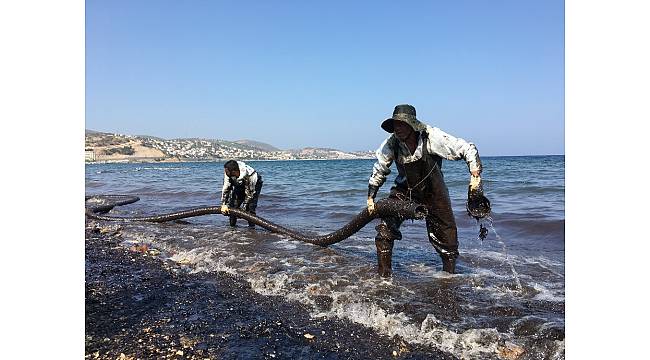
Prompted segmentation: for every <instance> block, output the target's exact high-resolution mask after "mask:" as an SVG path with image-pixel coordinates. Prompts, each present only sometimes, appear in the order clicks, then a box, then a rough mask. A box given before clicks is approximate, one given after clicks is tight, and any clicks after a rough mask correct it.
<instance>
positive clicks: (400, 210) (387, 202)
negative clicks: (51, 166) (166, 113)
mask: <svg viewBox="0 0 650 360" xmlns="http://www.w3.org/2000/svg"><path fill="white" fill-rule="evenodd" d="M94 197H97V198H104V199H106V200H109V201H110V203H108V204H101V205H92V204H91V205H90V206H88V204H87V206H86V216H87V217H89V218H91V219H97V220H108V221H123V222H131V221H147V222H167V221H174V220H179V219H184V218H189V217H194V216H201V215H208V214H221V207H219V206H208V207H201V208H195V209H188V210H183V211H179V212H174V213H169V214H162V215H152V216H139V217H118V216H106V215H98V213H106V212H108V211H110V210H111V209H112V208H113V207H115V206H119V205H126V204H131V203H134V202H136V201H138V200H140V198H138V197H137V196H130V195H95V196H86V201H87V200H89V199H91V198H94ZM228 213H229V215H234V216H236V217H238V218H240V219H244V220H247V221H249V222H251V223H253V224H256V225H259V226H261V227H263V228H265V229H267V230H269V231H271V232H274V233H277V234H282V235H286V236H289V237H291V238H294V239H296V240H300V241H304V242H307V243H310V244H314V245H319V246H328V245H332V244H336V243H338V242H340V241H343V240H345V239H347V238H348V237H350V236H351V235H353V234H355V233H356V232H357V231H359V230H361V228H363V227H364V226H366V224H368V223H369V222H370V221H372V220H374V219H376V218H382V217H386V216H397V217H400V218H402V219H424V217H425V216H426V215H427V209H426V207H425V206H423V205H420V204H416V203H413V202H408V201H403V200H397V199H383V200H380V201H377V202H376V203H375V210H374V211H373V212H372V214H370V213H369V212H368V209H363V210H362V211H361V212H359V214H357V215H356V216H355V217H354V218H353V219H352V220H351V221H350V222H348V223H347V224H345V225H344V226H343V227H342V228H340V229H338V230H336V231H334V232H331V233H329V234H327V235H322V236H308V235H304V234H301V233H299V232H297V231H295V230H292V229H289V228H286V227H283V226H280V225H278V224H275V223H272V222H270V221H268V220H266V219H264V218H261V217H259V216H256V215H253V214H251V213H248V212H246V211H243V210H240V209H234V208H231V209H230V210H229V212H228Z"/></svg>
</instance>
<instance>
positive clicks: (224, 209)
mask: <svg viewBox="0 0 650 360" xmlns="http://www.w3.org/2000/svg"><path fill="white" fill-rule="evenodd" d="M229 211H230V210H229V209H228V205H221V214H222V215H228V212H229Z"/></svg>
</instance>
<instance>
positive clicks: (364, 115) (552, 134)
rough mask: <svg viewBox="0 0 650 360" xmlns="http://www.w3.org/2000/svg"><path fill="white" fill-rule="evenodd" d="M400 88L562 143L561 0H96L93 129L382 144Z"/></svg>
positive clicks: (526, 147) (89, 71)
mask: <svg viewBox="0 0 650 360" xmlns="http://www.w3.org/2000/svg"><path fill="white" fill-rule="evenodd" d="M400 103H410V104H413V105H415V107H416V109H417V112H418V118H419V119H420V120H421V121H424V122H426V123H428V124H430V125H432V126H436V127H439V128H441V129H442V130H444V131H446V132H448V133H450V134H452V135H455V136H458V137H462V138H464V139H466V140H469V141H472V142H474V143H476V145H477V147H478V149H479V151H480V153H481V154H482V155H527V154H564V2H563V1H557V0H543V1H542V0H538V1H520V0H513V1H485V0H475V1H458V0H455V1H400V2H398V1H367V2H362V1H320V2H314V1H216V0H215V1H162V0H156V1H133V0H130V1H121V0H120V1H117V0H101V1H97V0H87V1H86V128H87V129H92V130H98V131H108V132H120V133H126V134H134V135H136V134H146V135H154V136H160V137H164V138H176V137H201V138H219V139H226V140H238V139H254V140H259V141H263V142H266V143H269V144H272V145H274V146H277V147H280V148H283V149H287V148H300V147H305V146H318V147H334V148H339V149H342V150H367V149H375V148H377V146H378V145H379V144H380V143H381V142H382V141H383V140H384V138H385V137H386V135H387V133H385V132H384V131H383V130H381V128H380V127H379V124H380V123H381V121H382V120H384V119H385V118H386V117H388V116H390V114H391V113H392V110H393V107H394V106H395V105H397V104H400Z"/></svg>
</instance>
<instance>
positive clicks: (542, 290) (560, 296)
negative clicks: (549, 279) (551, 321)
mask: <svg viewBox="0 0 650 360" xmlns="http://www.w3.org/2000/svg"><path fill="white" fill-rule="evenodd" d="M531 285H532V287H533V289H535V290H537V291H538V294H536V295H535V296H534V297H533V300H542V301H550V302H564V289H562V290H559V291H558V290H555V291H554V290H551V289H548V288H546V287H545V286H544V285H542V284H539V283H531Z"/></svg>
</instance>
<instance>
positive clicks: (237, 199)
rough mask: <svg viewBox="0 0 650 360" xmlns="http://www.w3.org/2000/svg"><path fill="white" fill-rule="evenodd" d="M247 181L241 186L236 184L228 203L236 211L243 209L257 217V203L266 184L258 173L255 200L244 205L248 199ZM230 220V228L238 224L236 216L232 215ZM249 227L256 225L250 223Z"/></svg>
mask: <svg viewBox="0 0 650 360" xmlns="http://www.w3.org/2000/svg"><path fill="white" fill-rule="evenodd" d="M246 181H247V180H245V181H242V183H241V184H236V183H235V184H234V186H233V189H232V196H231V197H230V199H229V201H228V206H230V207H232V208H235V209H239V208H242V209H243V210H244V211H247V212H249V213H251V214H253V215H255V214H257V212H256V211H255V210H256V209H257V201H258V200H259V198H260V192H261V191H262V185H263V184H264V182H263V181H262V175H260V173H257V183H255V192H254V193H253V198H252V199H251V200H250V202H248V203H244V199H245V198H246ZM229 220H230V226H235V225H236V224H237V217H236V216H235V215H231V216H230V219H229ZM248 226H249V227H254V226H255V224H253V223H252V222H250V221H249V222H248Z"/></svg>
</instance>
